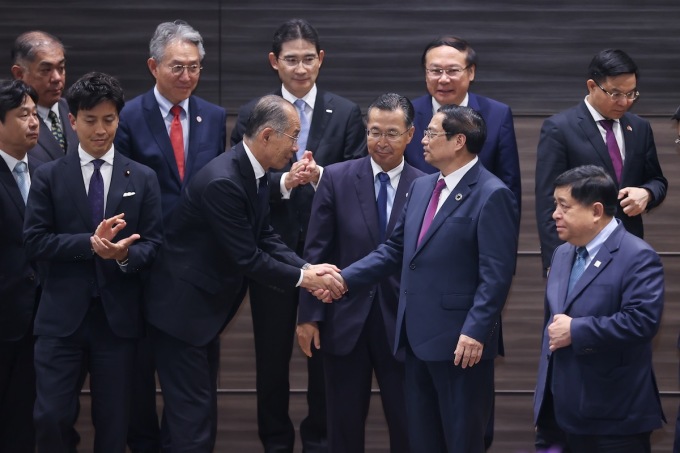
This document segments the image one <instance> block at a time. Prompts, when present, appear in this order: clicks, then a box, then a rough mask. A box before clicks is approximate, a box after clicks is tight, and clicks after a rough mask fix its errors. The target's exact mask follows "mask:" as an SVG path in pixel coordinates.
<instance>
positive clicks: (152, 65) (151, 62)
mask: <svg viewBox="0 0 680 453" xmlns="http://www.w3.org/2000/svg"><path fill="white" fill-rule="evenodd" d="M146 65H147V66H148V67H149V71H150V72H151V74H152V75H153V76H154V78H156V79H157V78H158V62H157V61H156V60H155V59H153V58H149V59H148V60H146Z"/></svg>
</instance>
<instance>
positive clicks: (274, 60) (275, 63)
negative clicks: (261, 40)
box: [269, 52, 279, 71]
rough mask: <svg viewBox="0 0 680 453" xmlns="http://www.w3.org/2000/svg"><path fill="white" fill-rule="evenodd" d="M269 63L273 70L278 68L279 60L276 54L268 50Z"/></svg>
mask: <svg viewBox="0 0 680 453" xmlns="http://www.w3.org/2000/svg"><path fill="white" fill-rule="evenodd" d="M269 64H270V65H271V66H272V68H273V69H274V71H278V70H279V60H278V58H276V55H274V52H269Z"/></svg>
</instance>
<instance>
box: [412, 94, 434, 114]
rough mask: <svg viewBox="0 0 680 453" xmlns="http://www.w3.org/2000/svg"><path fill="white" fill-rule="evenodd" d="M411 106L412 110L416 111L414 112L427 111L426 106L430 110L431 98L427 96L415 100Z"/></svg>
mask: <svg viewBox="0 0 680 453" xmlns="http://www.w3.org/2000/svg"><path fill="white" fill-rule="evenodd" d="M411 104H413V108H414V109H415V110H416V112H419V111H421V110H424V109H427V108H428V106H429V108H430V110H432V98H431V97H430V95H429V94H425V95H423V96H419V97H417V98H415V99H414V100H412V101H411Z"/></svg>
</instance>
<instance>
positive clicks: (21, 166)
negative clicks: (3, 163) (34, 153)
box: [14, 160, 28, 173]
mask: <svg viewBox="0 0 680 453" xmlns="http://www.w3.org/2000/svg"><path fill="white" fill-rule="evenodd" d="M27 169H28V166H27V165H26V162H24V161H21V160H20V161H19V162H17V164H16V165H15V166H14V173H26V171H27Z"/></svg>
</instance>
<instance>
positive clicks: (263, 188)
mask: <svg viewBox="0 0 680 453" xmlns="http://www.w3.org/2000/svg"><path fill="white" fill-rule="evenodd" d="M268 185H269V176H268V175H267V173H265V174H264V176H262V177H261V178H260V179H258V183H257V206H258V209H259V212H262V209H264V206H265V205H266V204H267V202H268V201H269V200H268V198H269V197H268V191H267V186H268Z"/></svg>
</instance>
